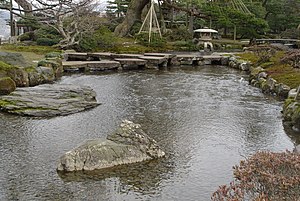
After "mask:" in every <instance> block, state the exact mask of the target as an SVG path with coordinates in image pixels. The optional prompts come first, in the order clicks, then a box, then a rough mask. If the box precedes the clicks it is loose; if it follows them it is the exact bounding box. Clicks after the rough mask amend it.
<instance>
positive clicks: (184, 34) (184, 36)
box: [165, 26, 193, 41]
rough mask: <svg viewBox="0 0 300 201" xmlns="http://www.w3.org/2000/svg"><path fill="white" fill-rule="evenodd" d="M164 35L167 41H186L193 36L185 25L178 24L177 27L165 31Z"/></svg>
mask: <svg viewBox="0 0 300 201" xmlns="http://www.w3.org/2000/svg"><path fill="white" fill-rule="evenodd" d="M165 37H166V38H167V40H168V41H178V40H185V41H187V40H191V39H192V38H193V36H192V34H191V33H190V32H189V31H188V30H187V28H186V26H179V27H178V28H173V29H171V30H169V31H168V32H166V33H165Z"/></svg>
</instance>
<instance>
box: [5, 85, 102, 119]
mask: <svg viewBox="0 0 300 201" xmlns="http://www.w3.org/2000/svg"><path fill="white" fill-rule="evenodd" d="M98 105H99V103H97V100H96V93H95V92H94V91H93V90H92V89H91V88H90V87H80V86H73V85H58V84H43V85H39V86H35V87H23V88H17V89H16V91H14V92H12V93H10V94H9V95H5V96H0V110H2V111H5V112H8V113H11V114H18V115H25V116H35V117H53V116H58V115H68V114H73V113H76V112H80V111H83V110H86V109H90V108H93V107H96V106H98Z"/></svg>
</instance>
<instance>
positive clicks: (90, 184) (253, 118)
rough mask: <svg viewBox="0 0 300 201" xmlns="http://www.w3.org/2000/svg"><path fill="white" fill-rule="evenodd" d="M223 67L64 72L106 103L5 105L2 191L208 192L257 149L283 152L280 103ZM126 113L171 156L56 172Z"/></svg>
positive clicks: (118, 196) (185, 200) (191, 195)
mask: <svg viewBox="0 0 300 201" xmlns="http://www.w3.org/2000/svg"><path fill="white" fill-rule="evenodd" d="M246 79H247V76H246V75H245V74H243V73H241V72H239V71H236V70H233V69H228V68H226V67H222V66H207V67H186V68H178V69H173V70H161V71H134V72H132V71H131V72H121V73H102V74H98V75H78V74H77V75H72V76H64V77H63V78H62V80H61V81H60V82H59V83H64V84H80V85H87V86H90V87H92V88H93V89H94V90H95V91H96V92H97V99H98V101H99V102H101V103H102V105H100V106H98V107H97V108H94V109H91V110H88V111H85V112H81V113H77V114H73V115H69V116H64V117H55V118H31V117H19V116H13V115H7V114H3V113H0V160H1V163H0V200H112V201H119V200H163V201H173V200H174V201H177V200H178V201H189V200H190V201H194V200H209V199H210V196H211V194H212V193H213V192H214V191H215V190H216V189H217V188H218V186H219V185H222V184H227V183H229V182H230V181H231V180H232V177H233V175H232V166H233V165H236V164H238V163H239V161H240V160H241V159H244V157H247V156H249V155H250V154H252V153H254V152H256V151H258V150H271V151H284V150H286V149H289V150H291V149H292V148H293V141H292V140H291V139H290V138H289V137H288V136H287V135H286V133H285V131H284V128H283V126H282V118H281V112H280V111H281V105H282V103H281V102H279V101H277V100H275V99H273V98H271V97H269V96H265V95H263V94H262V93H261V92H260V90H259V89H257V88H254V87H251V86H249V85H248V83H247V81H246ZM123 119H128V120H131V121H133V122H135V123H139V124H141V125H142V128H143V129H144V130H145V132H146V133H148V134H149V135H150V136H151V137H153V138H154V139H155V140H157V141H158V143H159V144H160V146H161V147H162V149H163V150H165V152H166V153H167V155H166V157H165V158H162V159H159V160H154V161H149V162H144V163H137V164H133V165H127V166H120V167H117V168H113V169H110V170H104V171H97V172H91V173H85V174H82V173H76V174H65V175H58V174H57V172H56V163H57V161H58V158H59V157H60V156H61V155H62V154H64V153H65V152H66V151H68V150H70V149H72V148H74V147H75V146H77V145H79V144H81V143H82V142H84V141H85V140H86V139H93V138H105V137H106V135H107V134H108V133H110V132H113V131H114V130H115V129H116V128H117V127H118V125H119V124H120V122H121V121H122V120H123Z"/></svg>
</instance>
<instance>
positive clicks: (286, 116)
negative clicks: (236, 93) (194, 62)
mask: <svg viewBox="0 0 300 201" xmlns="http://www.w3.org/2000/svg"><path fill="white" fill-rule="evenodd" d="M228 66H229V67H231V68H235V69H239V70H242V71H246V72H248V73H249V74H250V77H249V84H251V85H252V86H255V87H258V88H260V89H261V90H262V92H263V93H266V94H270V95H273V96H277V97H278V98H280V99H281V100H285V102H284V105H283V110H282V113H283V121H284V122H286V123H287V124H288V125H290V126H291V127H292V128H293V130H295V131H297V132H299V131H300V95H298V97H296V96H297V89H291V88H290V87H289V86H287V85H285V84H283V83H278V82H277V81H276V80H275V79H273V78H272V77H270V76H269V75H268V74H267V73H266V70H265V69H263V68H262V67H256V68H254V67H253V66H252V65H251V63H250V62H247V61H243V60H239V59H237V58H236V57H235V56H231V57H230V58H229V62H228Z"/></svg>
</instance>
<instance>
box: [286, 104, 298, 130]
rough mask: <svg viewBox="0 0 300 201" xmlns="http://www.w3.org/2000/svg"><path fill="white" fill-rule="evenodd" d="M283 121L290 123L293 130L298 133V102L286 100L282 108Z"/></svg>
mask: <svg viewBox="0 0 300 201" xmlns="http://www.w3.org/2000/svg"><path fill="white" fill-rule="evenodd" d="M283 119H284V121H286V122H290V123H291V125H292V128H293V130H295V131H298V132H299V131H300V102H298V101H296V100H294V99H286V100H285V103H284V106H283Z"/></svg>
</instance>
